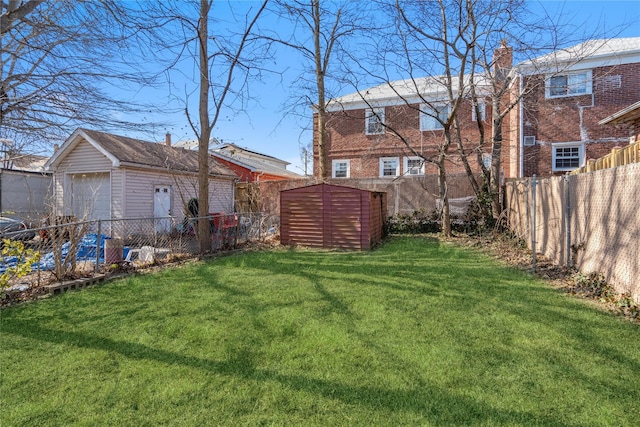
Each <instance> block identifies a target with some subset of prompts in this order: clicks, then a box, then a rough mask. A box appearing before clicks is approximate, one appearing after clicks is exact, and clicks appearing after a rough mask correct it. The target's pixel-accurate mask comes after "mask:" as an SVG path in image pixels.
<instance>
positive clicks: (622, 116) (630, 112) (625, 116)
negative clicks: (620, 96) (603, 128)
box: [598, 101, 640, 125]
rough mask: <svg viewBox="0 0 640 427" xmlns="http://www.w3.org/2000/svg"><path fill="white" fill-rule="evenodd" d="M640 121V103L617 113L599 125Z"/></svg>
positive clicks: (601, 121)
mask: <svg viewBox="0 0 640 427" xmlns="http://www.w3.org/2000/svg"><path fill="white" fill-rule="evenodd" d="M637 120H640V101H638V102H636V103H633V104H631V105H629V106H628V107H626V108H623V109H622V110H620V111H617V112H615V113H613V114H612V115H610V116H609V117H606V118H604V119H602V120H600V121H599V122H598V124H599V125H606V124H609V123H611V124H618V123H628V122H634V121H637Z"/></svg>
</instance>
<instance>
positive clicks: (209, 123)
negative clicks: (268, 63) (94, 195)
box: [130, 0, 268, 253]
mask: <svg viewBox="0 0 640 427" xmlns="http://www.w3.org/2000/svg"><path fill="white" fill-rule="evenodd" d="M267 3H268V0H263V1H261V2H260V3H258V4H257V5H256V4H242V5H240V4H233V5H231V4H228V5H226V6H225V5H224V4H220V3H214V2H213V0H198V1H190V2H184V1H177V0H176V1H166V2H158V3H154V4H153V5H150V7H149V8H148V9H146V10H145V11H144V13H143V14H138V15H137V21H136V26H137V27H139V28H141V29H142V30H143V31H142V32H141V33H140V41H141V43H143V44H144V45H145V46H146V47H147V48H146V49H145V50H144V55H145V56H148V57H149V60H150V61H153V62H154V63H158V64H160V63H163V64H164V66H163V67H162V73H163V74H164V75H165V76H166V84H167V93H169V96H170V97H171V99H172V102H173V103H174V105H180V106H181V109H182V111H183V112H184V113H185V115H186V119H187V121H188V123H189V125H190V128H191V131H192V132H193V134H194V135H195V136H196V138H197V140H198V208H199V216H200V219H199V221H198V240H199V244H200V251H201V253H204V252H207V251H209V250H210V249H211V241H210V229H209V228H210V223H209V220H208V217H207V214H208V212H209V179H210V159H209V145H210V141H211V140H212V132H213V129H214V128H215V127H216V124H217V123H218V121H219V120H220V117H221V115H222V113H223V111H233V112H237V111H243V110H245V109H246V106H247V103H248V101H249V99H250V96H249V92H248V82H249V80H250V78H251V77H259V74H260V72H261V70H262V60H263V59H264V49H263V47H262V44H261V39H260V38H258V37H256V36H255V35H254V34H253V30H254V27H255V25H256V23H257V21H258V19H259V17H260V16H261V15H262V13H263V11H264V10H265V8H266V5H267ZM227 6H228V7H229V9H228V10H225V11H224V12H221V10H220V9H217V8H216V7H220V8H224V7H227ZM254 6H255V7H254ZM223 15H224V16H225V17H224V18H223ZM212 24H213V25H212ZM130 25H131V24H130ZM189 70H191V71H192V74H188V73H189ZM196 111H197V113H196Z"/></svg>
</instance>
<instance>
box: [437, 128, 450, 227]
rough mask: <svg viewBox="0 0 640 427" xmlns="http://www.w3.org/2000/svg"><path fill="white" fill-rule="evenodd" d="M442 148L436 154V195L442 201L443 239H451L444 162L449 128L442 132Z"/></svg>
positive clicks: (448, 139)
mask: <svg viewBox="0 0 640 427" xmlns="http://www.w3.org/2000/svg"><path fill="white" fill-rule="evenodd" d="M444 138H445V141H444V146H443V147H441V149H440V153H438V161H437V167H438V194H439V196H440V200H442V234H443V235H444V236H445V237H451V210H450V208H449V195H448V187H447V171H446V166H445V160H446V159H447V151H448V150H449V145H450V144H451V131H450V129H449V128H445V130H444Z"/></svg>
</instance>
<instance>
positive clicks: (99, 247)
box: [0, 213, 278, 288]
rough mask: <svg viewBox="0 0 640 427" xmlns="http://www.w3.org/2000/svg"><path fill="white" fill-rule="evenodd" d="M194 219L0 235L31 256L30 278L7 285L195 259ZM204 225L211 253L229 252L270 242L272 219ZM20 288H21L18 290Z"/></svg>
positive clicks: (60, 225)
mask: <svg viewBox="0 0 640 427" xmlns="http://www.w3.org/2000/svg"><path fill="white" fill-rule="evenodd" d="M198 219H199V218H181V219H177V218H173V217H166V218H136V219H115V220H100V221H81V222H78V221H74V220H73V218H71V217H63V218H57V219H56V221H54V222H56V224H53V225H49V226H47V227H41V228H37V229H31V230H20V231H17V232H10V233H4V234H2V235H0V237H1V238H2V239H11V240H19V241H21V242H22V243H23V245H24V248H25V249H27V250H31V251H33V252H35V253H37V257H36V259H35V262H33V263H32V264H31V273H30V274H29V275H27V276H26V277H23V278H20V279H18V280H13V281H12V283H10V284H11V285H14V286H16V285H17V286H18V287H19V288H20V287H21V286H22V285H24V286H41V285H44V284H47V283H50V282H52V281H59V280H64V279H68V278H76V277H90V276H92V275H95V274H97V273H100V272H109V271H112V270H115V271H118V270H122V269H126V270H132V269H136V268H138V267H145V266H149V265H152V264H161V263H166V262H169V261H174V260H177V259H181V258H188V257H191V256H193V255H195V254H197V253H199V244H198V227H197V221H198ZM203 219H205V220H206V221H208V223H209V227H208V236H207V241H208V242H209V244H210V246H209V248H208V250H209V251H211V252H223V251H228V250H232V249H235V248H236V247H238V246H239V245H242V244H243V243H246V242H255V241H263V240H266V239H269V238H270V237H272V236H274V235H275V233H276V231H277V227H278V219H277V218H276V217H272V216H270V215H265V214H262V213H234V214H222V215H209V216H207V217H204V218H203ZM20 261H21V260H20V257H19V256H9V257H2V258H0V274H2V273H5V272H7V271H8V270H9V269H11V268H12V267H15V266H16V265H18V264H19V263H20ZM22 287H23V286H22Z"/></svg>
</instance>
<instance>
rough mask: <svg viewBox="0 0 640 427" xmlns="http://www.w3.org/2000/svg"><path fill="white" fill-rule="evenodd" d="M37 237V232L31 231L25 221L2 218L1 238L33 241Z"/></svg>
mask: <svg viewBox="0 0 640 427" xmlns="http://www.w3.org/2000/svg"><path fill="white" fill-rule="evenodd" d="M35 236H36V232H35V230H31V229H29V227H28V226H27V224H26V223H25V222H24V221H21V220H19V219H14V218H8V217H4V216H2V217H0V237H2V238H7V239H13V240H31V239H33V238H34V237H35Z"/></svg>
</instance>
